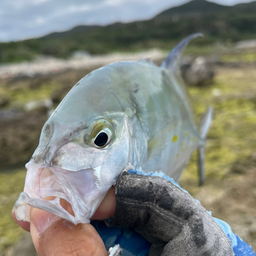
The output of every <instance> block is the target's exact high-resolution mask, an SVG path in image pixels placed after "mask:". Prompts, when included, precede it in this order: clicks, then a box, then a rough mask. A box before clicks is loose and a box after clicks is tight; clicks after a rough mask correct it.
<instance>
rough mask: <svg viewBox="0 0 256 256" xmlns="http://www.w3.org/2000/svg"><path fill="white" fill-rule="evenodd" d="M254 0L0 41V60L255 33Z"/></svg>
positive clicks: (194, 4) (202, 3) (225, 39)
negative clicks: (197, 35) (193, 35)
mask: <svg viewBox="0 0 256 256" xmlns="http://www.w3.org/2000/svg"><path fill="white" fill-rule="evenodd" d="M255 13H256V1H253V2H251V3H245V4H238V5H235V6H224V5H219V4H216V3H212V2H208V1H206V0H192V1H190V2H187V3H185V4H183V5H181V6H177V7H173V8H170V9H168V10H165V11H163V12H161V13H160V14H158V15H156V16H155V17H154V18H152V19H149V20H140V21H134V22H130V23H120V22H117V23H114V24H111V25H107V26H83V25H81V26H77V27H74V28H72V29H70V30H68V31H64V32H55V33H51V34H48V35H46V36H44V37H41V38H34V39H29V40H23V41H18V42H11V43H0V63H6V62H19V61H24V60H32V59H34V58H35V57H36V56H38V55H45V56H53V57H56V58H70V57H71V56H72V55H73V54H76V52H81V51H84V52H87V53H90V54H105V53H111V52H117V51H126V52H127V51H137V50H145V49H150V48H155V47H157V48H161V49H166V50H170V48H171V47H172V46H173V45H175V44H176V43H177V42H178V41H180V40H181V39H182V38H185V37H186V36H188V35H189V34H191V33H195V32H202V33H204V35H205V37H204V38H200V39H197V40H195V41H194V42H192V45H193V44H194V45H198V46H200V47H201V46H204V45H207V46H209V45H212V44H213V43H217V42H220V43H222V44H226V43H228V44H230V43H233V42H238V41H241V40H249V39H255V38H256V15H255Z"/></svg>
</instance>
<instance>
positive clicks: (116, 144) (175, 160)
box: [14, 34, 212, 224]
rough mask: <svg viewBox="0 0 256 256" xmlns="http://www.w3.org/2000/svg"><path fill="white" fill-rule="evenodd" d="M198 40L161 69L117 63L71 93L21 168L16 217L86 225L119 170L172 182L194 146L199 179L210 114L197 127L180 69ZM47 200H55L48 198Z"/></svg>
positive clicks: (176, 52) (139, 63) (175, 52)
mask: <svg viewBox="0 0 256 256" xmlns="http://www.w3.org/2000/svg"><path fill="white" fill-rule="evenodd" d="M197 36H200V34H193V35H190V36H189V37H187V38H186V39H184V40H183V41H181V43H180V44H178V45H177V46H176V47H175V48H174V49H173V50H172V51H171V53H170V54H169V56H168V57H167V58H166V60H165V61H164V62H163V64H162V66H161V67H157V66H155V65H154V64H153V63H150V62H148V61H146V60H140V61H125V62H116V63H112V64H109V65H107V66H105V67H103V68H100V69H97V70H95V71H93V72H91V73H90V74H88V75H87V76H85V77H84V78H83V79H81V80H80V81H79V82H78V83H77V84H76V85H75V86H74V87H73V88H72V89H71V91H70V92H69V93H68V94H67V96H66V97H65V98H64V99H63V101H62V102H61V103H60V105H59V106H58V107H57V108H56V110H55V111H54V113H53V114H52V115H51V117H50V118H49V119H48V121H47V122H46V123H45V125H44V127H43V129H42V132H41V137H40V141H39V145H38V147H37V149H36V150H35V152H34V154H33V156H32V158H31V160H30V161H29V163H27V165H26V168H27V176H26V181H25V188H24V192H22V193H21V194H20V197H19V198H18V200H17V202H16V203H15V206H14V210H15V213H16V217H17V219H19V220H24V221H29V212H30V207H31V206H32V207H36V208H40V209H43V210H45V211H48V212H51V213H53V214H55V215H57V216H60V217H62V218H64V219H67V220H68V221H70V222H72V223H74V224H77V223H88V222H89V221H90V218H91V217H92V216H93V214H94V213H95V211H96V209H97V207H98V206H99V204H100V203H101V201H102V200H103V198H104V196H105V195H106V193H107V191H108V190H109V188H110V187H111V186H112V185H114V184H115V182H116V180H117V178H118V177H119V175H120V174H121V173H122V172H123V171H125V170H128V169H131V168H133V169H138V170H140V171H143V172H145V173H149V172H157V171H159V172H160V171H161V172H163V173H165V174H167V175H169V176H170V177H171V178H173V179H174V180H176V181H177V180H178V179H179V177H180V175H181V173H182V171H183V169H184V167H185V165H186V163H187V162H188V160H189V158H190V155H191V153H192V152H193V151H194V150H195V149H196V148H199V152H200V158H201V181H203V153H204V145H205V138H206V134H207V130H208V128H209V125H210V122H211V115H212V110H211V109H210V108H209V110H208V111H207V113H206V115H205V116H204V118H203V122H202V124H201V128H198V126H197V124H196V122H195V116H194V113H193V108H192V105H191V103H190V99H189V97H188V95H187V92H186V89H185V87H184V86H183V83H182V80H181V78H180V76H179V64H178V63H179V58H180V56H181V53H182V51H183V49H184V47H185V46H186V45H187V44H188V42H189V41H190V40H192V39H193V38H195V37H197ZM49 196H51V198H54V199H52V200H45V198H47V197H49ZM60 199H64V200H66V201H67V202H68V203H69V204H70V205H71V206H72V210H73V212H74V215H72V214H70V213H69V212H67V211H66V210H65V209H63V207H62V206H61V202H60Z"/></svg>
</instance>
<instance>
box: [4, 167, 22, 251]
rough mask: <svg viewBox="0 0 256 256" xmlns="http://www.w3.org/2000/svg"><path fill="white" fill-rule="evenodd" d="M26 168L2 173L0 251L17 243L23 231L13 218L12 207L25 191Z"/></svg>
mask: <svg viewBox="0 0 256 256" xmlns="http://www.w3.org/2000/svg"><path fill="white" fill-rule="evenodd" d="M25 175H26V172H25V168H22V169H16V170H14V171H4V172H2V171H1V172H0V184H1V186H0V251H3V250H4V249H5V248H6V247H8V246H10V245H11V244H13V243H15V242H16V241H17V240H18V239H19V238H20V236H21V235H22V234H23V232H24V231H23V230H22V229H21V228H20V227H19V226H18V225H17V224H16V222H15V221H14V220H13V218H12V216H11V211H12V207H13V205H14V203H15V201H16V200H17V198H18V196H19V194H20V192H21V191H22V190H23V186H24V180H25Z"/></svg>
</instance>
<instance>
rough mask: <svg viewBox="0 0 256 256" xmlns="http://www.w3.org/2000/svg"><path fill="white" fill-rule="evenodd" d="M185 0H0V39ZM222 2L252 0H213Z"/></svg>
mask: <svg viewBox="0 0 256 256" xmlns="http://www.w3.org/2000/svg"><path fill="white" fill-rule="evenodd" d="M186 2H188V0H0V41H13V40H22V39H27V38H31V37H39V36H42V35H46V34H48V33H51V32H54V31H65V30H68V29H70V28H72V27H74V26H77V25H81V24H83V25H91V24H100V25H105V24H110V23H113V22H116V21H121V22H129V21H134V20H142V19H148V18H151V17H153V16H154V15H156V14H158V13H159V12H161V11H163V10H165V9H167V8H170V7H173V6H177V5H180V4H183V3H186ZM212 2H215V3H219V4H223V5H234V4H237V3H245V2H251V0H212Z"/></svg>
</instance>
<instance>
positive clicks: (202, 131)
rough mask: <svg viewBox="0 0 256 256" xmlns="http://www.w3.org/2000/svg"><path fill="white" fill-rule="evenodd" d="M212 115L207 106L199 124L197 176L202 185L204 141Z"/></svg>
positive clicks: (211, 110) (210, 109)
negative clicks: (199, 141)
mask: <svg viewBox="0 0 256 256" xmlns="http://www.w3.org/2000/svg"><path fill="white" fill-rule="evenodd" d="M212 115H213V109H212V108H211V107H208V109H207V111H206V112H205V114H204V115H203V116H202V119H201V125H200V137H201V141H202V143H201V144H200V145H199V147H198V176H199V186H202V185H203V183H204V152H205V143H206V136H207V133H208V130H209V128H210V125H211V121H212Z"/></svg>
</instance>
